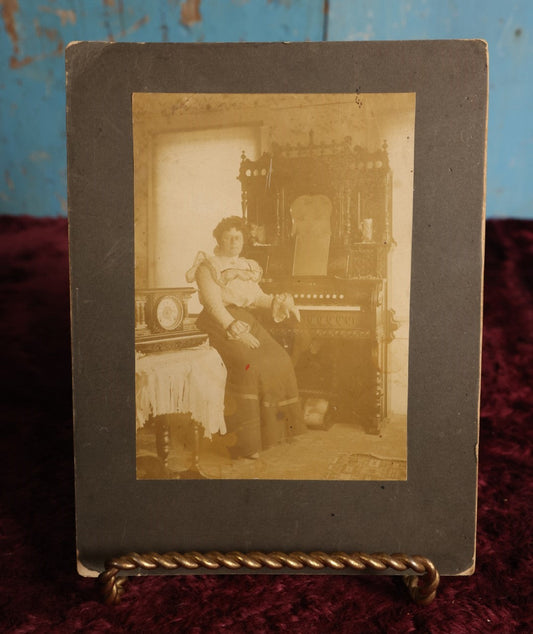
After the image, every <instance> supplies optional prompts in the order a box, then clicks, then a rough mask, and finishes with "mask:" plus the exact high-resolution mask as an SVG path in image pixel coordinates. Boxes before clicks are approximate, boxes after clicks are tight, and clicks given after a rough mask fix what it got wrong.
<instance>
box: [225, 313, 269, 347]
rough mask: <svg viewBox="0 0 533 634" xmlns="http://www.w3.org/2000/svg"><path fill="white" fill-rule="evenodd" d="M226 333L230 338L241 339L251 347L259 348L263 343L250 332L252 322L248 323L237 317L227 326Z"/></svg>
mask: <svg viewBox="0 0 533 634" xmlns="http://www.w3.org/2000/svg"><path fill="white" fill-rule="evenodd" d="M226 333H227V336H228V339H233V340H237V341H240V342H242V343H244V344H245V345H247V346H248V347H249V348H252V349H254V348H259V346H260V345H261V343H260V342H259V339H258V338H257V337H255V336H254V335H252V333H251V332H250V324H247V323H246V322H245V321H240V320H238V319H235V321H232V322H231V324H230V325H229V326H228V327H227V328H226Z"/></svg>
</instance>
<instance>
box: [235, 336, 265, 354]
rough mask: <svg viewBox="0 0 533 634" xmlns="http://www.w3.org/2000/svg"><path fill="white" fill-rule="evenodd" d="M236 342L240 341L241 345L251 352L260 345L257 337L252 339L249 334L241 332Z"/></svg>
mask: <svg viewBox="0 0 533 634" xmlns="http://www.w3.org/2000/svg"><path fill="white" fill-rule="evenodd" d="M238 340H239V341H242V343H244V344H245V345H247V346H248V347H249V348H252V350H253V349H255V348H259V346H260V345H261V343H260V342H259V339H258V338H257V337H254V336H253V335H252V333H251V332H243V333H242V335H240V336H239V337H238Z"/></svg>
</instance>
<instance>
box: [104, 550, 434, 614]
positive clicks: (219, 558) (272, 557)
mask: <svg viewBox="0 0 533 634" xmlns="http://www.w3.org/2000/svg"><path fill="white" fill-rule="evenodd" d="M284 567H285V568H291V569H292V570H302V569H303V568H312V569H313V570H320V569H323V568H331V569H333V570H342V569H344V568H352V569H354V570H359V571H364V570H367V569H368V570H374V571H384V570H387V569H388V568H390V569H392V570H396V571H398V572H403V571H405V570H408V569H411V570H413V571H414V572H415V573H417V574H416V575H407V576H404V581H405V584H406V585H407V587H408V589H409V594H410V595H411V598H412V600H413V601H414V602H415V603H417V604H418V605H429V604H430V603H431V602H432V601H433V599H434V598H435V595H436V594H437V588H438V585H439V573H438V571H437V569H436V568H435V566H434V565H433V563H432V562H431V561H430V560H429V559H427V558H426V557H420V556H418V555H413V556H411V555H404V554H394V555H388V554H386V553H373V554H371V555H369V554H367V553H351V554H348V553H344V552H339V553H329V554H328V553H323V552H320V551H318V552H312V553H303V552H293V553H282V552H272V553H262V552H250V553H242V552H238V551H234V552H229V553H220V552H218V551H212V552H208V553H199V552H194V551H193V552H188V553H177V552H170V553H165V554H163V555H161V554H159V553H146V554H143V555H139V554H138V553H129V554H128V555H123V556H121V557H116V558H113V559H110V560H109V561H107V562H106V564H105V570H104V572H102V573H101V574H100V576H99V577H98V580H99V582H100V583H101V584H102V592H103V596H104V601H105V603H106V604H107V605H116V604H117V603H119V602H120V598H121V596H122V595H123V594H124V591H125V589H124V584H125V582H126V577H125V576H121V577H119V576H118V574H119V572H120V571H126V570H135V569H137V568H141V569H143V570H155V569H156V568H164V569H165V570H177V569H179V568H185V569H187V570H196V569H198V568H207V569H208V570H216V569H219V568H228V569H229V570H236V569H238V568H249V569H251V570H258V569H260V568H270V569H271V570H279V569H280V568H284ZM417 575H423V576H421V577H419V576H417ZM419 580H421V581H422V584H420V583H419Z"/></svg>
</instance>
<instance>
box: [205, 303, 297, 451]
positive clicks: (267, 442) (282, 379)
mask: <svg viewBox="0 0 533 634" xmlns="http://www.w3.org/2000/svg"><path fill="white" fill-rule="evenodd" d="M227 309H228V311H229V312H230V313H231V315H232V316H233V318H234V319H238V320H239V321H245V322H246V323H247V324H249V325H250V328H251V330H250V332H251V333H252V334H253V335H254V336H255V337H256V338H257V339H258V340H259V342H260V346H259V347H258V348H255V349H252V348H249V347H248V346H247V345H246V344H244V343H242V342H240V341H237V340H231V339H228V338H227V336H226V331H225V330H224V329H223V328H222V326H221V325H220V324H219V323H218V322H217V321H216V320H215V319H214V318H213V317H212V316H211V315H209V313H207V311H205V310H204V311H203V312H202V314H201V315H200V316H199V318H198V327H199V328H200V329H201V330H203V331H204V332H206V333H207V334H208V335H209V342H210V344H211V345H212V346H213V347H214V348H215V349H216V350H217V351H218V353H219V354H220V356H221V357H222V360H223V361H224V364H225V366H226V369H227V371H228V378H227V381H226V397H225V410H224V414H225V419H226V426H227V428H228V434H231V435H232V436H233V440H234V441H235V442H234V444H233V446H231V447H230V452H231V455H232V457H234V458H235V457H238V456H251V455H253V454H255V453H257V452H259V451H261V450H264V449H268V448H269V447H272V446H274V445H277V444H280V443H283V442H285V441H286V440H288V439H290V438H291V437H292V436H295V435H297V434H301V433H302V432H303V431H305V429H306V428H305V423H304V421H303V416H302V410H301V405H300V399H299V395H298V386H297V384H296V377H295V375H294V368H293V366H292V362H291V360H290V358H289V355H288V354H287V353H286V352H285V350H284V349H283V348H282V347H281V346H280V345H279V343H278V342H277V341H275V340H274V339H273V338H272V337H271V335H270V334H269V333H268V332H267V330H266V329H265V328H263V326H262V325H261V324H260V323H259V322H258V321H257V320H256V319H255V317H254V316H253V315H252V314H251V313H250V312H249V311H248V310H245V309H244V308H240V307H237V306H228V307H227Z"/></svg>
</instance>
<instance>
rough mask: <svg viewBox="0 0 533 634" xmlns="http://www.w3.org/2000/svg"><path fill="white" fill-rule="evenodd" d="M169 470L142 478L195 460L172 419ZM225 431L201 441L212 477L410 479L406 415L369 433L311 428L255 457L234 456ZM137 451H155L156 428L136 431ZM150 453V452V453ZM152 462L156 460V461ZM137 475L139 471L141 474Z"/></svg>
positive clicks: (343, 427)
mask: <svg viewBox="0 0 533 634" xmlns="http://www.w3.org/2000/svg"><path fill="white" fill-rule="evenodd" d="M170 427H171V451H170V454H169V458H168V467H169V470H170V471H171V474H164V473H163V472H161V471H160V470H158V469H157V468H156V469H154V470H153V471H152V472H151V471H150V469H144V470H143V471H144V473H143V476H142V477H143V478H146V479H160V478H174V477H175V478H179V477H180V475H179V474H180V472H184V471H186V470H188V469H189V468H190V467H191V465H192V464H193V461H194V454H193V443H192V442H191V441H190V439H189V440H187V439H186V438H184V435H183V434H182V433H180V430H179V428H173V427H177V426H173V425H172V424H171V426H170ZM226 445H227V441H226V438H225V437H224V436H219V435H215V436H213V438H212V439H211V440H207V439H203V440H202V441H201V443H200V451H199V460H198V462H199V467H200V471H201V473H202V474H203V475H204V476H205V477H208V478H213V479H256V478H260V479H269V480H406V479H407V430H406V423H405V418H396V419H393V420H391V421H390V422H389V423H388V424H387V425H386V426H385V427H384V429H383V432H382V433H381V434H380V435H376V436H374V435H369V434H366V433H365V432H364V431H363V430H362V429H360V428H358V427H356V426H354V425H351V424H346V423H337V424H334V425H333V426H332V427H330V429H328V430H327V431H324V430H310V431H308V432H306V433H305V434H302V435H301V436H299V437H297V438H296V439H295V440H294V441H293V442H291V443H287V444H283V445H279V446H276V447H271V448H270V449H267V450H266V451H263V452H261V453H260V454H259V456H258V457H257V458H256V459H249V458H239V459H231V458H230V456H229V454H228V450H227V447H226ZM137 456H138V457H142V458H141V460H144V464H146V462H147V461H148V463H149V461H150V458H149V457H150V456H152V457H155V456H156V451H155V439H154V434H153V431H150V430H148V429H147V430H141V431H140V432H138V436H137ZM147 457H148V458H147ZM154 464H156V463H155V462H154ZM138 477H141V476H140V475H139V476H138Z"/></svg>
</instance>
